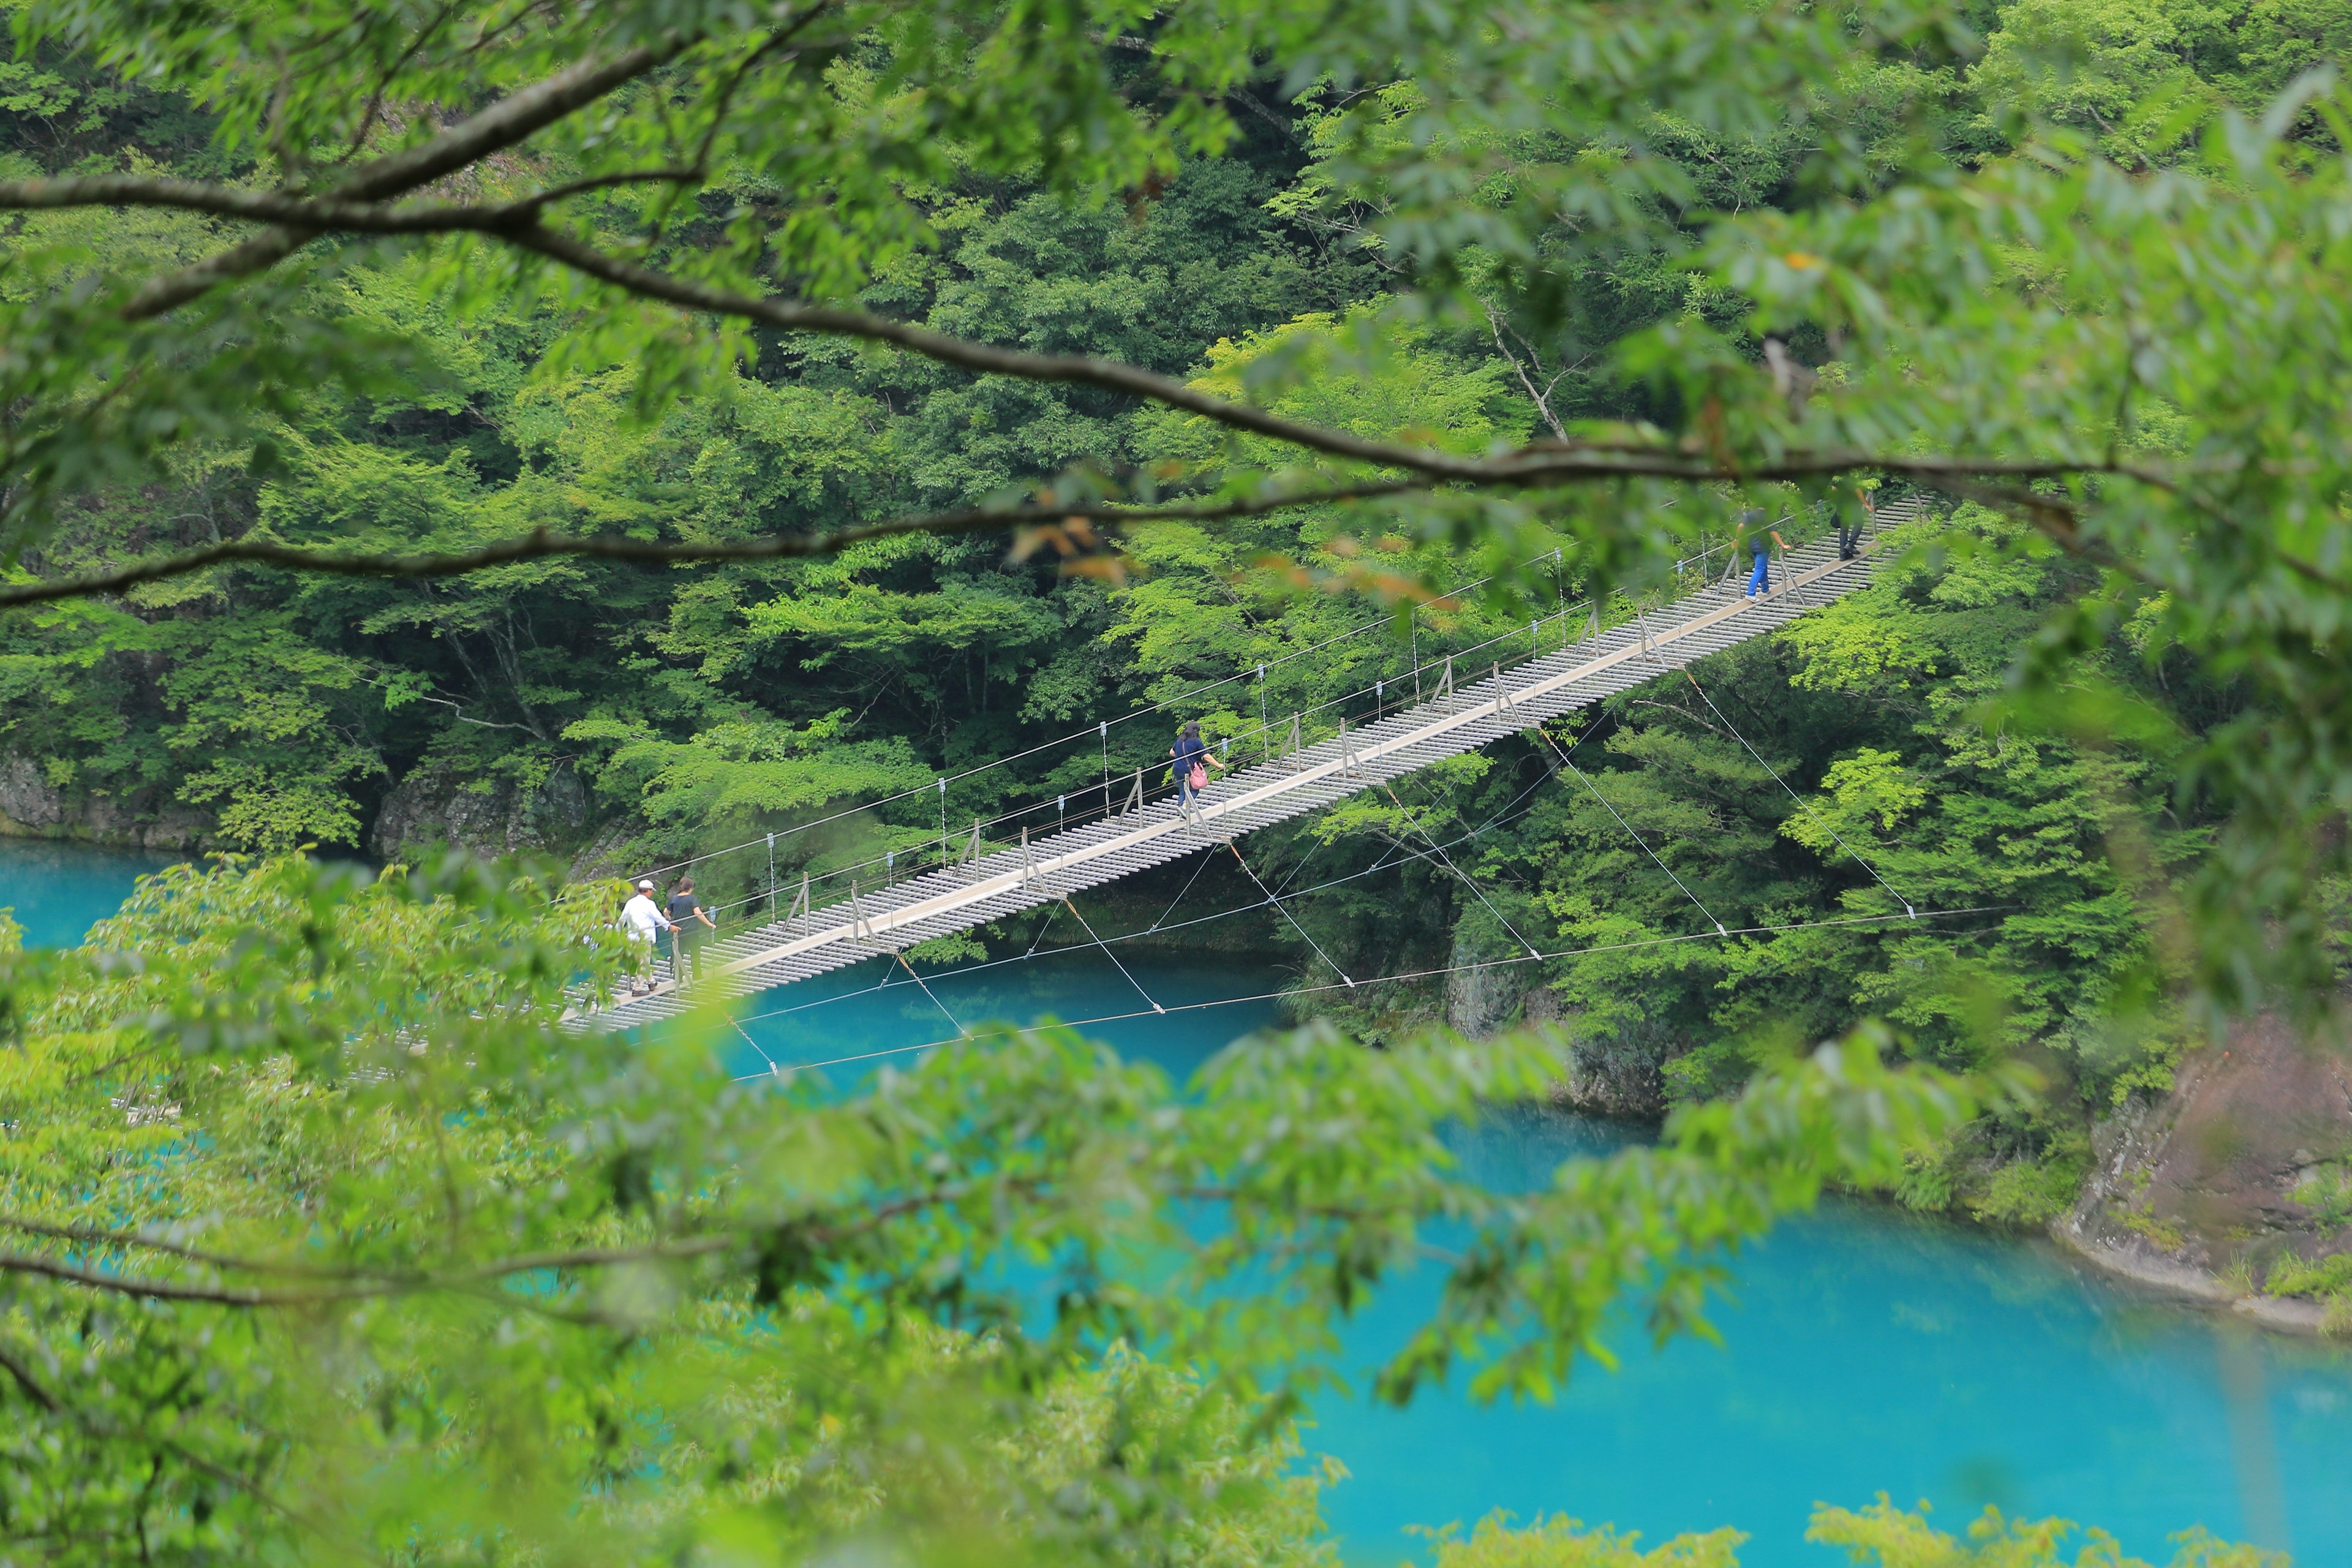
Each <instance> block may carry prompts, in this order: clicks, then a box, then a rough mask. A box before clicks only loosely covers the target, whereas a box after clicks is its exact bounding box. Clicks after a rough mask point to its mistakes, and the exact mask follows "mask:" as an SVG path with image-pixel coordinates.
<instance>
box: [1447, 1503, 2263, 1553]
mask: <svg viewBox="0 0 2352 1568" xmlns="http://www.w3.org/2000/svg"><path fill="white" fill-rule="evenodd" d="M2075 1533H2076V1529H2075V1526H2074V1523H2073V1522H2072V1521H2068V1520H2063V1519H2042V1520H2023V1519H2019V1520H2010V1519H2003V1518H2002V1517H2001V1515H2000V1510H1997V1509H1987V1510H1985V1512H1984V1515H1983V1517H1981V1518H1979V1519H1978V1520H1977V1521H1975V1522H1974V1523H1972V1524H1970V1525H1969V1531H1968V1536H1967V1539H1966V1540H1965V1541H1963V1540H1961V1539H1960V1538H1958V1537H1956V1536H1953V1535H1951V1534H1948V1533H1947V1532H1946V1531H1940V1530H1937V1529H1936V1528H1935V1527H1934V1526H1932V1525H1930V1524H1929V1523H1928V1522H1927V1513H1926V1510H1925V1509H1924V1508H1923V1509H1922V1510H1920V1511H1918V1512H1906V1511H1905V1510H1901V1509H1898V1508H1895V1507H1894V1506H1892V1505H1891V1504H1889V1503H1888V1501H1887V1500H1886V1496H1885V1493H1883V1492H1882V1493H1880V1494H1879V1499H1878V1501H1877V1502H1876V1503H1874V1504H1873V1505H1871V1506H1870V1507H1868V1508H1864V1509H1859V1510H1855V1509H1843V1508H1828V1507H1822V1508H1820V1509H1817V1510H1815V1511H1814V1513H1813V1521H1812V1525H1811V1528H1810V1529H1808V1530H1807V1531H1805V1539H1806V1540H1808V1541H1818V1542H1821V1543H1822V1544H1823V1545H1825V1546H1842V1547H1843V1548H1845V1551H1846V1556H1847V1560H1848V1561H1849V1562H1852V1563H1856V1564H1861V1565H1864V1568H2150V1565H2149V1564H2148V1563H2145V1562H2143V1561H2142V1560H2141V1559H2139V1558H2137V1557H2126V1556H2125V1555H2124V1554H2123V1552H2122V1551H2121V1549H2120V1548H2118V1547H2117V1545H2116V1541H2115V1538H2114V1537H2113V1536H2111V1535H2108V1534H2107V1533H2106V1532H2105V1531H2100V1530H2091V1531H2084V1532H2083V1539H2082V1544H2081V1545H2080V1546H2079V1547H2077V1548H2076V1549H2075V1550H2074V1551H2073V1552H2068V1551H2067V1550H2066V1547H2067V1544H2068V1542H2069V1540H2070V1538H2072V1537H2073V1536H2074V1535H2075ZM1747 1540H1748V1537H1747V1536H1745V1535H1743V1534H1741V1533H1740V1532H1739V1531H1736V1530H1714V1531H1707V1532H1706V1533H1705V1534H1703V1535H1702V1534H1692V1535H1677V1536H1675V1538H1674V1539H1672V1540H1670V1541H1664V1542H1660V1543H1659V1544H1658V1545H1656V1546H1654V1547H1652V1548H1651V1549H1650V1550H1648V1551H1646V1552H1644V1551H1643V1550H1642V1548H1641V1545H1640V1542H1639V1539H1638V1538H1637V1537H1636V1536H1633V1535H1630V1534H1620V1533H1619V1532H1618V1531H1614V1530H1612V1529H1610V1528H1609V1527H1607V1526H1605V1525H1604V1526H1602V1527H1601V1528H1600V1529H1598V1530H1586V1529H1585V1528H1584V1527H1583V1526H1582V1525H1581V1524H1580V1523H1579V1522H1578V1521H1575V1520H1572V1519H1570V1518H1568V1517H1567V1516H1565V1515H1559V1514H1556V1515H1553V1516H1552V1517H1550V1518H1549V1519H1541V1518H1539V1519H1538V1520H1537V1521H1535V1522H1534V1523H1533V1524H1530V1525H1528V1527H1527V1528H1525V1529H1523V1530H1514V1529H1513V1528H1511V1525H1510V1521H1509V1518H1508V1516H1507V1515H1503V1514H1496V1515H1492V1516H1490V1517H1488V1518H1486V1519H1483V1520H1481V1521H1478V1525H1477V1528H1476V1529H1475V1530H1473V1531H1471V1532H1470V1534H1469V1536H1468V1538H1467V1539H1457V1538H1455V1537H1454V1535H1453V1534H1452V1533H1451V1532H1450V1531H1449V1532H1447V1533H1444V1534H1442V1535H1440V1536H1438V1537H1437V1551H1436V1554H1435V1562H1434V1563H1433V1568H1739V1555H1738V1553H1739V1547H1740V1545H1741V1543H1742V1542H1745V1541H1747ZM2175 1540H2176V1542H2177V1544H2178V1547H2179V1550H2178V1551H2177V1552H2175V1553H2174V1554H2173V1557H2172V1560H2171V1563H2170V1564H2169V1568H2286V1565H2287V1559H2286V1558H2285V1557H2284V1555H2282V1554H2280V1553H2278V1552H2265V1551H2263V1549H2261V1548H2260V1547H2255V1546H2242V1545H2237V1544H2233V1543H2231V1542H2222V1541H2216V1540H2214V1539H2213V1538H2212V1537H2211V1536H2210V1535H2208V1534H2206V1533H2205V1532H2204V1531H2201V1530H2192V1531H2187V1532H2185V1533H2183V1534H2181V1535H2179V1536H2178V1537H2176V1538H2175Z"/></svg>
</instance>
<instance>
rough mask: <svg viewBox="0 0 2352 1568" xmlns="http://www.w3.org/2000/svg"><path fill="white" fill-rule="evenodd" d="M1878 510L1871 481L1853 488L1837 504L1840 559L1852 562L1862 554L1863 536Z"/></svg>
mask: <svg viewBox="0 0 2352 1568" xmlns="http://www.w3.org/2000/svg"><path fill="white" fill-rule="evenodd" d="M1877 510H1878V506H1877V498H1876V497H1874V496H1873V495H1872V494H1871V493H1870V485H1869V481H1867V480H1864V481H1862V482H1859V483H1857V484H1855V485H1854V486H1853V489H1851V490H1850V491H1848V492H1847V493H1846V494H1844V495H1843V496H1840V497H1839V498H1838V502H1837V546H1838V559H1839V560H1841V561H1851V560H1853V558H1854V557H1855V556H1856V555H1858V554H1860V553H1861V552H1862V536H1863V533H1864V531H1865V530H1867V529H1868V528H1869V527H1870V525H1871V523H1872V521H1874V513H1876V511H1877Z"/></svg>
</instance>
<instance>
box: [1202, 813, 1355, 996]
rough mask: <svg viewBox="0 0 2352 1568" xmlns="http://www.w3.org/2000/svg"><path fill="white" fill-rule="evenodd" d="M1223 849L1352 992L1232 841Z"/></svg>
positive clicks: (1352, 985) (1336, 967) (1344, 977)
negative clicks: (1229, 853) (1260, 879)
mask: <svg viewBox="0 0 2352 1568" xmlns="http://www.w3.org/2000/svg"><path fill="white" fill-rule="evenodd" d="M1225 847H1226V848H1228V849H1232V850H1233V852H1234V860H1235V861H1236V862H1237V863H1239V865H1240V866H1241V868H1242V871H1243V873H1244V875H1246V876H1247V877H1248V878H1249V879H1250V880H1251V881H1253V882H1257V890H1258V891H1259V892H1261V893H1264V894H1265V901H1266V902H1267V903H1269V904H1272V905H1273V906H1274V908H1275V912H1276V913H1277V914H1279V915H1281V916H1282V918H1283V919H1284V920H1286V921H1289V922H1290V929H1291V930H1293V931H1297V933H1298V934H1299V936H1300V938H1301V939H1302V940H1304V941H1305V942H1306V943H1307V946H1309V947H1311V948H1313V949H1314V950H1315V956H1316V957H1318V958H1319V959H1321V960H1322V961H1323V962H1324V963H1328V964H1330V965H1331V973H1334V974H1337V975H1338V976H1339V978H1340V979H1341V980H1345V981H1347V983H1348V988H1349V990H1351V991H1352V990H1354V989H1355V985H1356V983H1355V982H1354V981H1353V980H1349V979H1348V972H1347V971H1346V970H1344V969H1342V968H1340V967H1339V964H1338V963H1336V962H1334V961H1333V959H1332V957H1331V955H1330V954H1329V953H1328V952H1324V951H1323V944H1322V943H1321V942H1317V941H1316V940H1315V939H1314V938H1313V937H1312V936H1309V935H1308V934H1307V928H1306V927H1305V926H1303V925H1300V924H1299V923H1298V917H1297V915H1294V914H1292V913H1291V912H1290V910H1288V909H1286V908H1285V907H1284V905H1283V902H1282V900H1280V899H1278V898H1276V896H1275V894H1274V889H1271V888H1268V887H1267V886H1266V885H1265V883H1264V882H1261V881H1258V875H1257V873H1256V872H1255V871H1253V870H1251V869H1250V863H1249V862H1248V861H1246V860H1244V859H1242V852H1241V851H1240V850H1239V849H1238V848H1235V847H1234V841H1233V840H1232V839H1230V838H1228V839H1226V840H1225Z"/></svg>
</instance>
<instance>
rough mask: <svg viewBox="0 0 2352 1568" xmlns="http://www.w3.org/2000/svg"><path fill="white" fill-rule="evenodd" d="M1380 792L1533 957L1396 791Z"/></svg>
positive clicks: (1530, 944) (1532, 945)
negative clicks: (1398, 796) (1406, 806)
mask: <svg viewBox="0 0 2352 1568" xmlns="http://www.w3.org/2000/svg"><path fill="white" fill-rule="evenodd" d="M1381 794H1382V795H1387V796H1388V797H1389V802H1390V804H1391V805H1394V806H1395V807H1396V808H1397V810H1398V812H1399V813H1400V814H1401V815H1402V816H1403V817H1404V819H1405V820H1406V821H1407V822H1410V823H1412V828H1413V831H1414V832H1416V833H1418V834H1420V835H1421V837H1422V838H1423V841H1424V842H1426V843H1427V844H1428V845H1429V847H1431V848H1432V849H1434V850H1436V851H1437V858H1438V861H1439V863H1440V864H1442V865H1444V868H1446V869H1447V870H1449V871H1451V872H1453V873H1454V876H1455V877H1457V878H1459V879H1461V882H1462V885H1463V886H1464V887H1465V888H1467V889H1470V891H1471V893H1472V894H1473V895H1474V896H1475V898H1476V899H1477V900H1478V901H1479V902H1480V903H1482V904H1484V905H1486V912H1487V913H1488V914H1490V915H1492V916H1494V917H1495V923H1496V924H1497V925H1499V926H1501V927H1502V928H1503V929H1504V930H1505V931H1508V932H1510V933H1511V940H1512V941H1513V942H1517V943H1518V944H1519V946H1520V947H1521V948H1523V949H1525V950H1526V952H1527V953H1528V957H1530V958H1532V957H1534V956H1535V951H1536V944H1535V943H1533V942H1529V941H1528V939H1527V938H1526V937H1523V936H1521V935H1520V934H1519V929H1518V927H1517V926H1515V925H1513V924H1512V923H1511V922H1510V921H1507V920H1505V919H1504V918H1503V911H1502V910H1498V909H1496V907H1495V901H1494V900H1492V899H1489V898H1488V897H1487V896H1486V890H1485V889H1482V888H1480V887H1479V886H1478V884H1477V883H1475V882H1474V881H1472V880H1471V879H1469V878H1468V877H1467V876H1465V874H1464V873H1463V870H1462V868H1461V867H1459V866H1456V865H1455V864H1454V858H1453V857H1452V856H1450V855H1448V854H1447V853H1446V852H1445V851H1444V849H1443V848H1442V847H1439V845H1438V842H1437V840H1436V839H1435V838H1434V837H1431V835H1430V831H1429V829H1428V828H1426V827H1424V826H1422V823H1421V818H1419V817H1417V816H1414V815H1413V814H1412V812H1410V811H1407V810H1405V805H1404V802H1402V800H1399V799H1397V793H1396V791H1395V790H1393V789H1391V788H1390V787H1389V786H1388V785H1387V784H1382V785H1381Z"/></svg>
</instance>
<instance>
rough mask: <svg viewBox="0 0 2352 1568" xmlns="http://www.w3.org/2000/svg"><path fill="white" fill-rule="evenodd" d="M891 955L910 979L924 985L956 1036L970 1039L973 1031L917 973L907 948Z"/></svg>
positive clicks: (932, 1003)
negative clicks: (966, 1026)
mask: <svg viewBox="0 0 2352 1568" xmlns="http://www.w3.org/2000/svg"><path fill="white" fill-rule="evenodd" d="M890 956H891V957H893V958H895V959H897V960H898V967H899V968H901V969H903V970H905V971H906V972H907V977H908V979H910V980H912V981H913V982H914V983H915V984H918V985H921V986H922V987H923V994H924V995H926V996H929V998H930V999H931V1005H932V1006H934V1007H937V1008H938V1009H939V1010H940V1016H941V1017H943V1018H945V1019H946V1020H947V1021H948V1023H949V1025H950V1026H951V1027H952V1028H953V1029H954V1030H955V1032H956V1038H958V1039H960V1040H968V1039H970V1038H971V1030H970V1029H967V1028H965V1027H964V1026H963V1025H962V1024H961V1022H960V1021H958V1019H957V1017H956V1016H955V1015H954V1014H953V1013H950V1012H949V1011H948V1005H947V1004H946V1003H944V1002H942V1001H940V997H939V993H938V992H936V991H933V990H932V989H931V988H930V986H929V985H928V984H924V981H923V977H922V976H921V975H920V974H918V973H915V966H914V965H913V964H912V963H908V962H907V953H906V950H905V949H903V948H900V949H898V950H896V951H894V952H892V953H891V954H890Z"/></svg>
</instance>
